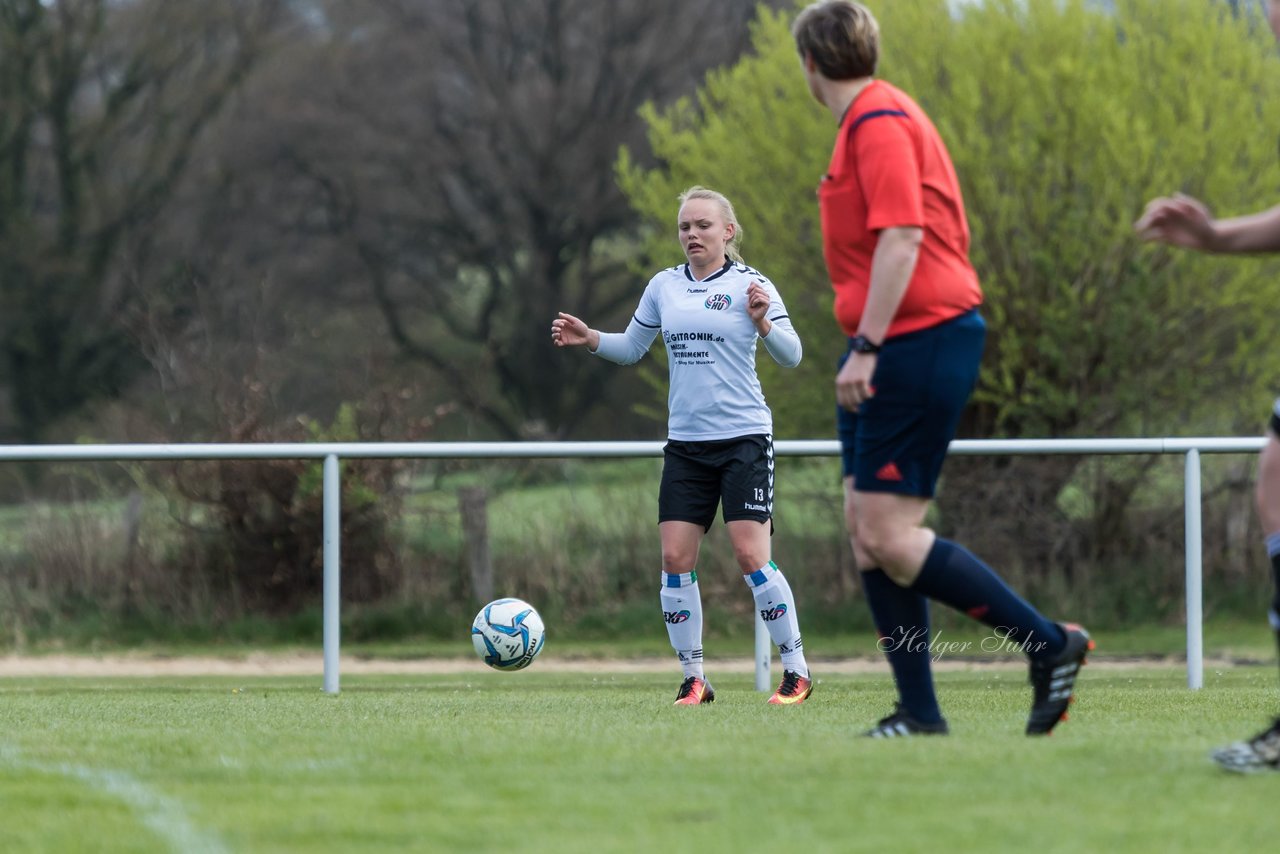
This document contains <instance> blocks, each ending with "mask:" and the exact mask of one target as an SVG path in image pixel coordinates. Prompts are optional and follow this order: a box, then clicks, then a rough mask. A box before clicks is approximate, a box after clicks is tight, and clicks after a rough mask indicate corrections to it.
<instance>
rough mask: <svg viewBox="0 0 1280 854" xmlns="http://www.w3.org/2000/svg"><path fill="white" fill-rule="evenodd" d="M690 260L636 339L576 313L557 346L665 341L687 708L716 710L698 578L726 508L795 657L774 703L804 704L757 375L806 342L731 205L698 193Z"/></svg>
mask: <svg viewBox="0 0 1280 854" xmlns="http://www.w3.org/2000/svg"><path fill="white" fill-rule="evenodd" d="M676 227H677V231H678V234H679V238H680V245H681V247H682V248H683V249H684V254H685V257H686V258H687V259H688V261H687V262H686V263H684V264H680V265H679V266H676V267H670V268H668V269H666V270H663V271H662V272H660V273H658V274H657V275H656V276H654V277H653V278H652V279H651V280H650V281H649V285H648V287H646V288H645V291H644V294H643V295H642V296H641V297H640V306H639V308H637V309H636V312H635V315H634V316H633V317H632V318H631V322H630V323H629V324H628V325H627V329H626V331H625V332H615V333H606V332H599V331H597V330H595V329H591V328H588V326H587V325H586V324H585V323H583V322H582V321H581V320H579V319H578V318H576V317H574V316H573V315H571V314H565V313H563V312H561V313H560V315H559V317H557V318H556V319H555V320H553V321H552V322H551V340H552V342H553V343H554V344H555V346H557V347H573V346H579V345H583V344H585V345H586V346H587V347H588V349H590V351H591V352H592V353H595V354H596V355H597V356H600V357H602V358H605V359H608V360H609V361H611V362H616V363H618V364H620V365H629V364H632V363H634V362H636V361H638V360H639V359H640V358H641V357H642V356H644V354H645V353H646V352H648V350H649V345H650V344H652V343H653V339H654V338H655V337H657V335H658V332H659V330H661V332H662V340H663V342H664V343H665V344H666V345H667V358H668V360H669V363H670V376H671V389H670V394H669V396H668V400H667V407H668V410H669V417H668V421H667V445H666V447H665V448H664V449H663V466H662V485H661V486H660V487H659V490H658V530H659V533H660V535H661V539H662V588H661V593H660V598H661V601H662V614H663V618H664V619H665V620H666V625H667V634H668V636H669V637H670V638H671V645H672V646H673V647H674V648H675V650H676V655H677V656H678V658H679V660H680V664H681V666H682V667H683V668H684V682H683V683H682V684H681V685H680V690H679V691H678V692H677V693H676V705H678V706H696V705H698V704H700V703H710V702H712V701H713V700H715V696H716V695H715V691H714V690H712V688H711V683H710V682H708V681H707V679H706V676H705V675H704V673H703V667H702V599H701V595H700V594H699V592H698V574H697V572H696V571H695V566H696V564H697V559H698V547H699V545H700V544H701V543H702V537H703V535H704V534H705V533H706V532H707V531H708V530H709V529H710V528H711V524H712V522H713V521H714V520H715V514H716V506H717V505H721V506H722V507H723V512H724V520H725V525H726V526H727V528H728V529H729V539H730V540H731V541H732V542H733V551H734V555H735V556H736V557H737V559H738V565H739V566H740V567H741V568H742V574H743V580H744V581H746V583H747V586H748V587H749V588H751V592H752V595H753V596H754V597H755V604H756V608H757V609H758V610H759V612H760V615H761V617H763V618H764V621H765V624H766V625H767V626H768V629H769V635H770V637H771V638H772V639H773V642H774V643H776V644H777V645H778V649H779V651H780V652H781V655H782V669H783V674H782V684H781V685H780V686H779V687H778V690H777V691H775V692H774V694H773V696H771V697H770V698H769V702H770V703H773V704H775V705H794V704H798V703H802V702H804V701H805V699H806V698H808V696H809V694H810V693H811V692H812V691H813V680H812V678H811V677H810V675H809V666H808V664H807V663H806V662H805V658H804V648H803V643H802V642H801V639H800V626H799V622H798V621H797V619H796V603H795V597H794V596H792V594H791V585H790V584H788V583H787V579H786V576H784V575H783V574H782V570H780V569H778V566H777V564H775V563H774V562H773V561H772V560H771V559H770V545H769V537H770V535H771V533H772V526H773V523H772V515H773V436H772V433H773V414H772V413H771V412H770V411H769V407H768V406H767V405H766V404H765V401H764V394H763V393H762V391H761V389H760V380H759V379H758V378H757V376H756V361H755V358H756V342H757V341H763V342H764V348H765V350H767V351H768V353H769V355H770V356H772V357H773V358H774V360H775V361H776V362H777V363H778V364H780V365H782V366H783V367H786V368H793V367H795V366H796V365H798V364H799V363H800V357H801V346H800V338H799V336H798V335H796V332H795V330H794V329H793V328H792V326H791V321H790V320H789V319H788V318H787V309H786V306H784V305H783V303H782V298H781V297H780V296H779V295H778V291H777V289H776V288H774V286H773V284H772V283H771V282H770V281H769V280H768V279H766V278H765V277H764V276H762V275H760V273H758V272H757V271H755V270H753V269H751V268H750V267H748V266H746V265H745V264H743V263H742V257H741V255H740V254H739V253H738V249H737V247H738V244H739V241H740V239H741V236H742V228H741V226H740V225H738V219H737V216H736V215H735V214H734V211H733V205H731V204H730V203H729V200H728V199H726V198H725V197H724V196H723V195H721V194H720V193H717V192H715V191H713V190H708V189H705V188H703V187H692V188H690V189H688V190H686V191H685V192H684V193H682V194H681V196H680V211H679V214H678V215H677V217H676Z"/></svg>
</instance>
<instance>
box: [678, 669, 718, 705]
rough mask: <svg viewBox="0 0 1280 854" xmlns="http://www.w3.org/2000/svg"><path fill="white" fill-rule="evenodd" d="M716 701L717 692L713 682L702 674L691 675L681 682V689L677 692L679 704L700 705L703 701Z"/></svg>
mask: <svg viewBox="0 0 1280 854" xmlns="http://www.w3.org/2000/svg"><path fill="white" fill-rule="evenodd" d="M715 701H716V692H715V691H714V690H712V688H711V683H710V682H708V681H707V680H705V679H703V678H702V677H700V676H690V677H689V678H688V679H685V680H684V681H683V682H681V683H680V690H679V691H677V692H676V703H675V704H676V705H677V706H700V705H702V704H703V703H714V702H715Z"/></svg>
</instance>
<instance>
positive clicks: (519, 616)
mask: <svg viewBox="0 0 1280 854" xmlns="http://www.w3.org/2000/svg"><path fill="white" fill-rule="evenodd" d="M544 633H545V630H544V628H543V626H542V617H540V616H538V612H537V611H535V610H534V609H533V606H532V605H530V604H529V603H528V602H525V601H522V600H520V599H495V600H494V601H492V602H490V603H489V604H488V605H485V606H484V607H483V608H481V609H480V613H479V614H476V618H475V621H474V622H472V624H471V642H472V643H473V644H475V647H476V653H477V654H478V655H479V656H480V658H481V659H482V660H483V661H484V663H485V664H487V665H489V666H490V667H492V668H493V669H494V670H523V669H524V668H526V667H528V666H529V665H530V664H531V663H533V660H534V659H535V658H537V657H538V653H540V652H542V637H543V634H544Z"/></svg>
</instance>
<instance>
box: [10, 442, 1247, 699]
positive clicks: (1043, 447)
mask: <svg viewBox="0 0 1280 854" xmlns="http://www.w3.org/2000/svg"><path fill="white" fill-rule="evenodd" d="M1264 442H1265V439H1263V438H1262V437H1256V438H1243V439H1242V438H1212V437H1210V438H1187V439H1175V438H1168V439H990V440H957V441H954V442H952V443H951V447H950V448H949V453H951V454H956V455H964V456H998V455H1001V454H1022V455H1026V454H1039V455H1048V454H1085V455H1094V454H1182V455H1184V456H1185V458H1186V470H1185V471H1186V474H1185V480H1184V492H1183V500H1184V505H1185V518H1186V597H1187V598H1186V613H1187V686H1188V687H1189V688H1191V689H1193V690H1194V689H1199V688H1201V687H1202V686H1203V685H1204V635H1203V613H1202V608H1201V605H1202V601H1203V596H1202V592H1201V580H1202V578H1201V576H1202V567H1201V556H1202V546H1201V531H1200V505H1201V493H1200V455H1201V454H1237V453H1249V452H1255V453H1256V452H1257V451H1259V450H1261V449H1262V446H1263V444H1264ZM663 444H664V443H663V442H660V441H657V442H378V443H366V442H328V443H326V442H316V443H300V442H294V443H287V442H284V443H276V444H270V443H262V444H175V445H7V446H0V461H4V460H8V461H12V462H51V461H59V462H115V461H120V460H263V459H266V460H284V459H314V460H323V461H324V594H323V598H324V605H323V612H324V690H325V691H326V692H328V693H331V694H336V693H337V692H338V679H339V673H338V646H339V619H338V617H339V595H338V592H339V589H340V578H341V573H340V566H341V562H340V558H341V543H340V541H339V532H340V531H341V519H340V503H339V499H340V496H341V490H340V483H339V469H338V460H339V459H513V458H525V459H567V458H572V457H583V458H586V457H595V458H602V457H614V458H616V457H660V456H662V446H663ZM773 448H774V453H775V454H776V455H777V456H782V457H787V456H791V457H833V456H838V455H839V453H840V443H839V442H836V441H834V440H817V441H814V440H790V441H788V440H779V441H776V442H774V446H773ZM771 658H772V647H771V645H770V642H769V636H768V633H767V632H766V631H765V629H764V623H763V622H762V621H761V620H760V619H759V617H757V618H756V634H755V661H756V671H755V672H756V688H757V689H758V690H762V691H763V690H767V689H768V687H769V667H770V661H771Z"/></svg>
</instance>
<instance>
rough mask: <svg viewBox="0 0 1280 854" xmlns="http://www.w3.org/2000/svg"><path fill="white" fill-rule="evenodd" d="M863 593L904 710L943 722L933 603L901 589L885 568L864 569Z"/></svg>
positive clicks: (922, 720) (925, 720) (925, 719)
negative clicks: (932, 646) (933, 648)
mask: <svg viewBox="0 0 1280 854" xmlns="http://www.w3.org/2000/svg"><path fill="white" fill-rule="evenodd" d="M862 592H863V595H865V596H866V597H867V605H868V606H870V608H871V619H872V620H874V621H875V624H876V631H877V632H879V633H880V649H881V650H883V651H884V654H885V657H886V658H888V659H889V667H890V668H891V669H892V670H893V681H894V682H895V683H896V684H897V686H898V699H899V700H901V701H902V706H903V708H905V709H906V710H907V714H909V715H911V717H913V718H915V719H916V720H918V721H920V723H925V724H932V723H937V722H938V721H940V720H942V710H941V709H939V708H938V698H937V696H936V695H935V694H934V691H933V669H932V653H931V652H930V650H929V600H928V599H925V598H924V597H923V596H921V595H920V594H919V593H916V592H915V591H914V590H908V589H907V588H905V587H899V586H898V585H897V584H895V583H894V582H893V579H892V578H890V577H889V576H887V575H885V574H884V570H881V569H867V570H863V572H862Z"/></svg>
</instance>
